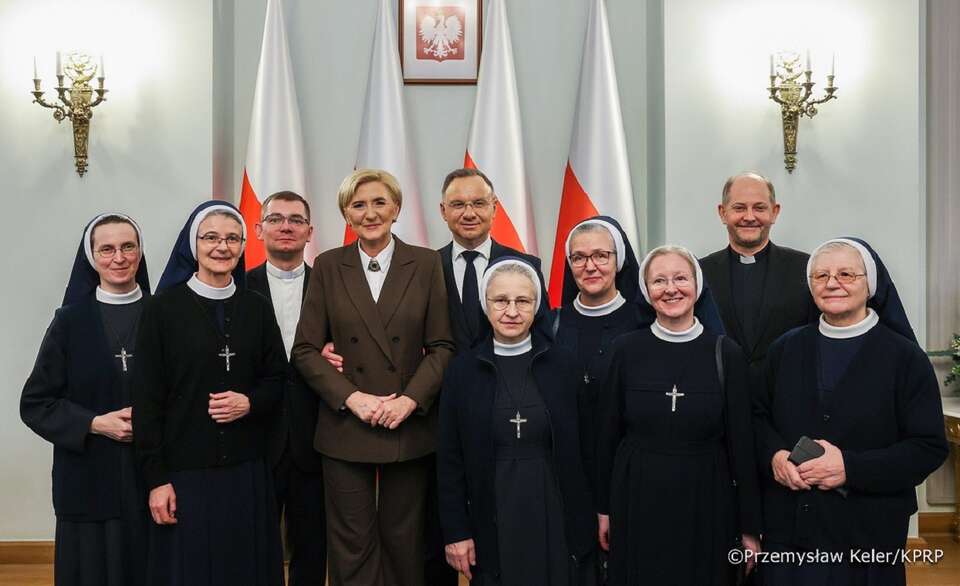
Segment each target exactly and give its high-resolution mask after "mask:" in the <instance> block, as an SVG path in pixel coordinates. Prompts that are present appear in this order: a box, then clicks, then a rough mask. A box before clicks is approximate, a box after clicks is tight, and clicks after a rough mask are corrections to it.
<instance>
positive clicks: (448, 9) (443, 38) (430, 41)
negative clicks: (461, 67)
mask: <svg viewBox="0 0 960 586" xmlns="http://www.w3.org/2000/svg"><path fill="white" fill-rule="evenodd" d="M465 22H466V14H465V12H464V9H463V8H461V7H459V6H418V7H417V59H425V60H432V61H447V60H451V59H455V60H462V59H463V58H464V56H463V46H464V44H463V37H464V30H463V29H464V23H465Z"/></svg>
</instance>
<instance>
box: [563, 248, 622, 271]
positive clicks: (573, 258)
mask: <svg viewBox="0 0 960 586" xmlns="http://www.w3.org/2000/svg"><path fill="white" fill-rule="evenodd" d="M615 254H617V253H616V251H614V250H598V251H596V252H594V253H593V254H587V255H584V254H571V255H570V256H569V257H567V259H568V260H569V261H570V266H572V267H575V268H578V269H579V268H580V267H584V266H586V265H587V261H588V260H592V261H593V264H594V265H596V266H598V267H602V266H604V265H606V264H607V263H608V262H610V257H611V256H613V255H615Z"/></svg>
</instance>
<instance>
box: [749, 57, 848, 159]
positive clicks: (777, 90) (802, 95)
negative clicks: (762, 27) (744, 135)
mask: <svg viewBox="0 0 960 586" xmlns="http://www.w3.org/2000/svg"><path fill="white" fill-rule="evenodd" d="M835 64H836V59H835V58H833V59H831V60H830V73H829V74H827V86H826V87H825V88H824V91H825V93H824V95H823V97H821V98H814V97H813V86H815V85H816V83H814V82H813V81H811V78H812V77H813V71H812V69H811V67H810V51H807V59H806V67H804V68H802V69H801V65H800V54H799V53H794V52H789V51H785V52H781V53H776V54H775V55H770V87H768V88H767V91H769V92H770V99H771V100H773V101H774V102H776V103H777V104H779V105H780V117H781V119H782V120H783V162H784V164H785V166H786V169H787V172H789V173H793V170H794V169H796V168H797V131H798V130H799V127H800V118H801V117H803V116H806V117H807V118H813V117H814V116H816V115H817V112H818V110H817V106H818V105H819V104H823V103H824V102H828V101H830V100H833V99H836V97H837V96H835V95H834V94H835V93H836V91H837V89H839V88H837V86H835V85H834V84H833V80H834V77H835V75H834V74H835ZM801 77H802V79H803V81H800V80H801Z"/></svg>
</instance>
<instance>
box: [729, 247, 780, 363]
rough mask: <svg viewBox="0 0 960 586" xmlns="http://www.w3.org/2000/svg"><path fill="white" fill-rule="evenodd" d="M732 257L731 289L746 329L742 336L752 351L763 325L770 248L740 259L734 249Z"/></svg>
mask: <svg viewBox="0 0 960 586" xmlns="http://www.w3.org/2000/svg"><path fill="white" fill-rule="evenodd" d="M727 251H728V253H729V254H730V287H731V289H732V293H733V307H734V311H736V314H737V319H738V320H739V321H740V324H741V325H742V326H743V335H744V338H745V339H746V341H747V344H748V345H749V346H750V347H751V348H752V347H753V345H754V344H755V343H756V341H757V328H758V326H759V325H760V310H761V306H762V303H763V290H764V283H765V282H766V279H767V265H768V262H767V259H768V257H769V251H770V249H769V247H764V248H763V250H761V251H760V252H758V253H757V254H755V255H754V256H753V257H741V256H740V254H739V253H738V252H736V251H735V250H733V249H732V248H727ZM741 258H748V259H749V258H752V259H753V262H752V263H750V262H747V263H745V262H742V260H741Z"/></svg>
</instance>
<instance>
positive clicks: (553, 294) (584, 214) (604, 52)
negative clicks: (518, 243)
mask: <svg viewBox="0 0 960 586" xmlns="http://www.w3.org/2000/svg"><path fill="white" fill-rule="evenodd" d="M597 214H604V215H607V216H612V217H614V218H616V219H617V221H618V222H620V225H621V226H622V227H623V229H624V231H625V232H626V233H627V235H628V236H629V237H630V240H632V243H633V244H634V248H635V249H636V244H637V220H636V215H635V213H634V206H633V188H632V187H631V185H630V167H629V161H628V160H627V142H626V138H625V135H624V132H623V118H622V116H621V114H620V96H619V92H618V89H617V73H616V70H615V69H614V65H613V49H612V47H611V45H610V30H609V28H608V27H607V10H606V6H605V5H604V2H603V0H593V3H592V5H591V8H590V17H589V19H588V20H587V36H586V40H585V42H584V47H583V62H582V63H581V65H580V90H579V94H578V96H577V109H576V114H575V115H574V122H573V137H572V138H571V140H570V156H569V159H568V160H567V168H566V172H565V173H564V176H563V196H562V198H561V200H560V214H559V218H558V219H557V237H556V240H555V241H554V245H553V261H552V263H551V265H550V287H549V290H550V303H551V304H552V305H553V306H554V307H556V306H559V305H560V297H561V295H562V293H563V265H564V263H565V262H566V258H565V257H566V251H565V250H564V245H565V244H566V240H567V235H568V234H569V233H570V230H571V229H573V226H575V225H576V224H577V223H578V222H580V221H581V220H584V219H586V218H589V217H590V216H595V215H597Z"/></svg>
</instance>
